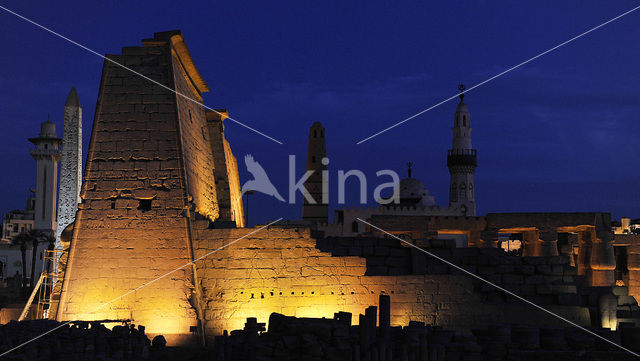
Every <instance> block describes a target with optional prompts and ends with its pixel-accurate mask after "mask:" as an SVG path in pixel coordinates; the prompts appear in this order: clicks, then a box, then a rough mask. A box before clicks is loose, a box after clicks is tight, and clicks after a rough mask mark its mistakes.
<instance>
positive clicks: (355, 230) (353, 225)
mask: <svg viewBox="0 0 640 361" xmlns="http://www.w3.org/2000/svg"><path fill="white" fill-rule="evenodd" d="M351 232H352V233H358V221H353V223H351Z"/></svg>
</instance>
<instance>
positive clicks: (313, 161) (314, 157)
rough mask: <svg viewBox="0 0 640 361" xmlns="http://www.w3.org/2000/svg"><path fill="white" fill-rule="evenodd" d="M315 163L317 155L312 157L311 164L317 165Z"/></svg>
mask: <svg viewBox="0 0 640 361" xmlns="http://www.w3.org/2000/svg"><path fill="white" fill-rule="evenodd" d="M315 162H316V156H315V155H312V156H311V163H315Z"/></svg>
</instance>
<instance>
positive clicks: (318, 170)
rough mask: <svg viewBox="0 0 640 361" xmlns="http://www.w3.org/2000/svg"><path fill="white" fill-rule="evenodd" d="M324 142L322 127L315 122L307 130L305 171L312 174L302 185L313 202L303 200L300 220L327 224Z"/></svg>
mask: <svg viewBox="0 0 640 361" xmlns="http://www.w3.org/2000/svg"><path fill="white" fill-rule="evenodd" d="M326 157H327V149H326V146H325V141H324V127H323V126H322V124H321V123H320V122H315V123H313V125H312V126H311V129H310V130H309V148H308V150H307V171H313V174H311V176H310V177H309V178H308V179H307V181H306V182H305V183H304V187H305V188H306V190H307V192H309V194H311V197H312V198H313V199H314V200H315V204H314V203H310V202H309V201H307V199H306V198H304V201H303V204H302V220H303V221H310V222H315V223H327V222H328V221H329V204H328V202H329V201H328V199H323V197H322V195H323V188H324V193H325V194H326V197H325V198H328V196H329V180H328V179H326V178H327V177H326V174H327V173H326V172H323V171H326V170H327V164H328V163H329V162H328V159H327V158H326Z"/></svg>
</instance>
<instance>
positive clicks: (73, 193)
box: [56, 87, 82, 248]
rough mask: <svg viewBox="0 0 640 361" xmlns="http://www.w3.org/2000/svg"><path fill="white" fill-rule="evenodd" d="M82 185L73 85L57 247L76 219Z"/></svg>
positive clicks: (79, 132) (78, 115) (78, 111)
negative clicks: (63, 232)
mask: <svg viewBox="0 0 640 361" xmlns="http://www.w3.org/2000/svg"><path fill="white" fill-rule="evenodd" d="M81 185H82V107H81V106H80V100H79V99H78V93H77V92H76V88H75V87H73V88H71V91H70V92H69V96H67V102H66V103H65V104H64V125H63V131H62V161H61V162H60V198H59V199H58V229H57V232H56V248H61V244H60V235H61V234H62V231H64V229H65V228H66V227H67V226H68V225H70V224H71V223H73V221H74V220H75V218H76V211H77V210H78V203H80V186H81Z"/></svg>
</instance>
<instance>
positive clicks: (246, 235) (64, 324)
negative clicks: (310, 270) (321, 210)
mask: <svg viewBox="0 0 640 361" xmlns="http://www.w3.org/2000/svg"><path fill="white" fill-rule="evenodd" d="M281 220H282V218H278V219H276V220H275V221H273V222H271V223H269V224H267V225H264V226H262V227H260V228H258V229H256V230H254V231H251V232H249V233H247V234H245V235H244V236H242V237H240V238H238V239H235V240H233V241H232V242H229V243H227V244H225V245H224V246H222V247H220V248H217V249H214V250H213V251H211V252H208V253H206V254H205V255H204V256H202V257H198V258H196V259H194V260H193V261H191V262H187V263H185V264H183V265H182V266H180V267H178V268H176V269H174V270H172V271H169V272H167V273H165V274H163V275H162V276H160V277H158V278H156V279H153V280H151V281H149V282H147V283H144V284H142V285H141V286H138V287H136V288H134V289H132V290H131V291H129V292H127V293H125V294H123V295H121V296H118V297H116V298H114V299H112V300H111V301H108V302H106V303H103V304H102V305H100V306H98V307H96V308H95V309H93V310H91V311H89V312H85V313H82V314H80V316H79V318H80V319H82V317H83V316H86V315H89V314H91V313H94V312H96V311H97V310H99V309H101V308H103V307H104V306H107V305H109V304H111V303H113V302H115V301H117V300H119V299H121V298H123V297H125V296H127V295H130V294H131V293H133V292H136V291H138V290H139V289H141V288H143V287H147V286H148V285H150V284H152V283H154V282H156V281H158V280H160V279H162V278H164V277H167V276H168V275H170V274H172V273H174V272H176V271H179V270H181V269H183V268H185V267H187V266H188V265H190V264H193V263H195V262H197V261H200V260H202V259H204V258H207V257H209V256H210V255H212V254H214V253H216V252H218V251H219V250H221V249H224V248H226V247H229V246H231V245H232V244H234V243H236V242H238V241H240V240H242V239H245V238H247V237H249V236H250V235H252V234H254V233H257V232H259V231H261V230H263V229H265V228H267V227H269V226H271V225H272V224H274V223H277V222H280V221H281ZM72 322H74V321H67V322H64V323H62V324H60V325H58V326H56V327H54V328H52V329H50V330H49V331H46V332H44V333H42V334H41V335H38V336H36V337H34V338H32V339H30V340H28V341H25V342H23V343H21V344H19V345H18V346H16V347H14V348H12V349H10V350H8V351H5V352H3V353H2V354H0V357H2V356H4V355H6V354H8V353H10V352H12V351H15V350H17V349H19V348H20V347H22V346H24V345H26V344H29V343H31V342H33V341H35V340H37V339H39V338H41V337H43V336H45V335H47V334H49V333H51V332H53V331H55V330H57V329H59V328H61V327H64V326H66V325H68V324H70V323H72Z"/></svg>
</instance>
